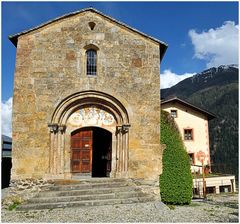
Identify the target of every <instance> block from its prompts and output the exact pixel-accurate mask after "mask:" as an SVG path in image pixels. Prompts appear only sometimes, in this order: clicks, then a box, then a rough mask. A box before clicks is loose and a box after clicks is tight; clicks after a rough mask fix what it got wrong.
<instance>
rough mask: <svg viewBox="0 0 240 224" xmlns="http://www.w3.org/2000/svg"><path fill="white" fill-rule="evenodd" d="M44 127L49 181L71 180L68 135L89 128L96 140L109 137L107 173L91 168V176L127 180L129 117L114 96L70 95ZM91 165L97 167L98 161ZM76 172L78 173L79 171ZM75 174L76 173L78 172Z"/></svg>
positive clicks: (83, 93) (90, 92) (103, 94)
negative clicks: (55, 179)
mask: <svg viewBox="0 0 240 224" xmlns="http://www.w3.org/2000/svg"><path fill="white" fill-rule="evenodd" d="M48 127H49V131H50V135H49V137H50V148H49V176H50V177H51V178H64V179H68V178H73V174H74V172H72V167H71V134H72V133H73V132H74V131H77V130H81V129H82V130H83V128H90V127H91V128H92V130H93V132H94V133H98V134H99V136H100V137H99V139H100V138H101V139H103V136H104V135H109V136H110V135H111V136H112V137H111V150H112V153H111V156H110V157H111V163H110V162H109V164H111V171H110V174H109V173H108V171H104V172H103V173H101V172H102V171H101V172H98V171H97V170H98V168H95V167H94V166H93V172H92V171H91V172H92V173H91V175H93V177H94V176H108V175H110V177H127V175H128V159H129V154H128V139H129V127H130V123H129V116H128V113H127V110H126V108H125V106H123V104H122V103H121V102H120V101H119V100H117V99H116V98H115V97H113V96H111V95H108V94H106V93H103V92H98V91H83V92H79V93H75V94H73V95H70V96H68V97H66V98H65V99H63V100H62V101H61V102H60V103H59V105H58V106H57V107H56V109H55V111H54V113H53V115H52V118H51V122H50V123H49V124H48ZM94 128H95V129H94ZM102 129H103V130H106V131H103V130H102ZM97 130H98V131H97ZM99 130H101V131H99ZM108 132H109V133H108ZM104 133H105V134H104ZM106 133H108V134H106ZM107 139H110V137H107ZM96 142H97V141H96ZM96 155H97V154H96ZM92 156H94V154H93V155H92ZM105 157H106V155H105ZM105 157H103V158H105ZM96 158H99V157H98V156H97V157H96ZM92 159H93V158H92ZM94 160H95V157H94ZM92 161H93V160H92ZM95 164H98V165H99V166H100V163H98V162H96V163H95ZM107 164H108V163H107ZM102 166H103V165H102ZM91 167H92V166H91ZM78 169H80V168H78ZM102 170H104V169H102ZM80 171H81V172H82V169H81V170H80ZM77 172H78V173H79V170H78V171H77ZM77 172H76V173H77ZM88 173H89V172H88ZM88 175H89V174H88Z"/></svg>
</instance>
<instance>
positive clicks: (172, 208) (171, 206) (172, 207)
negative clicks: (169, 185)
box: [167, 204, 176, 210]
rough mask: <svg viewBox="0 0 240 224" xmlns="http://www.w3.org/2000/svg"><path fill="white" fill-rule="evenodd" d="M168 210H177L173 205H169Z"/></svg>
mask: <svg viewBox="0 0 240 224" xmlns="http://www.w3.org/2000/svg"><path fill="white" fill-rule="evenodd" d="M167 206H168V208H170V210H174V209H175V208H176V206H175V205H172V204H167Z"/></svg>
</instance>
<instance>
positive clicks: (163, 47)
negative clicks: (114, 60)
mask: <svg viewBox="0 0 240 224" xmlns="http://www.w3.org/2000/svg"><path fill="white" fill-rule="evenodd" d="M87 11H88V12H94V13H96V14H98V15H101V16H103V17H105V18H107V19H109V20H111V21H113V22H115V23H117V24H118V25H120V26H123V27H125V28H127V29H129V30H131V31H133V32H136V33H138V34H140V35H141V36H144V37H146V38H148V39H150V40H152V41H155V42H157V43H158V44H159V45H160V54H161V55H160V61H161V60H162V58H163V56H164V54H165V52H166V50H167V47H168V45H167V44H166V43H164V42H163V41H160V40H158V39H156V38H154V37H151V36H149V35H147V34H145V33H143V32H140V31H138V30H136V29H134V28H132V27H130V26H128V25H126V24H125V23H122V22H120V21H118V20H116V19H114V18H112V17H110V16H107V15H105V14H103V13H102V12H100V11H98V10H96V9H94V8H85V9H82V10H79V11H76V12H72V13H68V14H65V15H63V16H60V17H57V18H55V19H53V20H49V21H48V22H46V23H42V24H40V25H39V26H36V27H34V28H32V29H29V30H24V31H22V32H20V33H17V34H14V35H10V36H9V37H8V38H9V40H10V41H11V42H12V43H13V44H14V45H15V46H17V42H18V37H19V36H22V35H24V34H27V33H30V32H32V31H35V30H37V29H39V28H42V27H44V26H46V25H49V24H51V23H53V22H56V21H59V20H61V19H65V18H67V17H71V16H74V15H76V14H80V13H83V12H87Z"/></svg>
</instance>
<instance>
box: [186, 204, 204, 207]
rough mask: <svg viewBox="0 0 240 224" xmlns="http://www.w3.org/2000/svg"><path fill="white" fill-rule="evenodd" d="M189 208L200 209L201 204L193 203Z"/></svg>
mask: <svg viewBox="0 0 240 224" xmlns="http://www.w3.org/2000/svg"><path fill="white" fill-rule="evenodd" d="M188 206H189V207H198V206H201V205H200V204H198V203H191V204H189V205H188Z"/></svg>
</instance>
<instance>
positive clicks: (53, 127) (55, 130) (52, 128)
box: [48, 124, 58, 134]
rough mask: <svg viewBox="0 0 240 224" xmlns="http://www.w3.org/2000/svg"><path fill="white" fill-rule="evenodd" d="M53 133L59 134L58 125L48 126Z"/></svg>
mask: <svg viewBox="0 0 240 224" xmlns="http://www.w3.org/2000/svg"><path fill="white" fill-rule="evenodd" d="M48 127H49V130H50V132H51V133H54V134H56V133H57V132H58V124H48Z"/></svg>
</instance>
